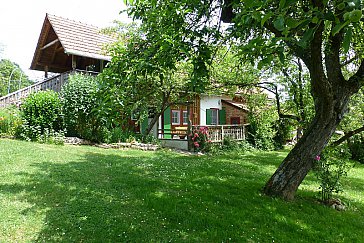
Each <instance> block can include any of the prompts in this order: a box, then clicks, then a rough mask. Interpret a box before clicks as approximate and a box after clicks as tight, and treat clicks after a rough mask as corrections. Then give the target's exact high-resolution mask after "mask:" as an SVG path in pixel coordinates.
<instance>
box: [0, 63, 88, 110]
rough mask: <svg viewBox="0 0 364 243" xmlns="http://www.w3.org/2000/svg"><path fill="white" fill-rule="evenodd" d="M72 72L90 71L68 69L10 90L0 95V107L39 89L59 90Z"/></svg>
mask: <svg viewBox="0 0 364 243" xmlns="http://www.w3.org/2000/svg"><path fill="white" fill-rule="evenodd" d="M74 72H81V73H91V74H94V73H92V72H86V71H82V70H76V71H70V72H66V73H61V74H58V75H56V76H53V77H51V78H48V79H45V80H43V81H40V82H38V83H35V84H33V85H30V86H28V87H25V88H22V89H19V90H17V91H15V92H12V93H10V94H8V95H5V96H3V97H0V107H5V106H8V105H20V104H21V101H22V100H23V99H24V98H26V97H27V96H28V95H30V94H31V93H35V92H38V91H41V90H54V91H56V92H59V91H61V88H62V86H63V85H64V84H65V83H67V81H68V78H69V75H70V74H72V73H74Z"/></svg>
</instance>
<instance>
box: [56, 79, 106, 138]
mask: <svg viewBox="0 0 364 243" xmlns="http://www.w3.org/2000/svg"><path fill="white" fill-rule="evenodd" d="M98 85H99V78H98V77H95V76H91V75H85V74H73V75H71V76H70V77H69V81H68V82H67V83H66V84H65V85H64V86H63V87H62V90H61V94H60V95H61V102H62V108H63V113H64V123H65V128H66V130H67V135H68V136H76V137H79V138H84V139H87V140H90V141H99V142H100V141H102V140H103V137H104V136H105V133H106V132H107V129H106V127H105V126H104V124H106V120H107V119H108V118H107V117H100V116H99V115H98V114H97V109H98V107H99V102H98V95H97V94H98Z"/></svg>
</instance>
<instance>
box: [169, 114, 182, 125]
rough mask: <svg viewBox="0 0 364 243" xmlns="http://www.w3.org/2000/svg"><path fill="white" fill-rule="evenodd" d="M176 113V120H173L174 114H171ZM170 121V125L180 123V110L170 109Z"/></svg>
mask: <svg viewBox="0 0 364 243" xmlns="http://www.w3.org/2000/svg"><path fill="white" fill-rule="evenodd" d="M175 113H176V114H177V117H176V118H177V121H176V122H174V119H173V118H174V116H173V114H175ZM171 122H172V125H180V124H181V111H179V110H172V111H171Z"/></svg>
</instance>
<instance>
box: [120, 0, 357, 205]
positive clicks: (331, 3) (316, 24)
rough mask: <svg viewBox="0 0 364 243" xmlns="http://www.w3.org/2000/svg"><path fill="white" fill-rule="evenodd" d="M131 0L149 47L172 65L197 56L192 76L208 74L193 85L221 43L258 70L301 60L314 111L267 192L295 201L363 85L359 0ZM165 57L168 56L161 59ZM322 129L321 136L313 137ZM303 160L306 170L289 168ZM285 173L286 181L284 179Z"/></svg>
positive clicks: (202, 82) (271, 181)
mask: <svg viewBox="0 0 364 243" xmlns="http://www.w3.org/2000/svg"><path fill="white" fill-rule="evenodd" d="M126 2H127V3H128V4H129V9H128V13H129V14H130V15H131V16H132V17H133V18H134V19H138V20H140V21H141V26H142V28H144V30H145V33H146V34H145V36H144V38H145V40H148V43H151V48H147V49H146V50H145V52H146V53H148V54H151V55H150V57H151V58H153V57H157V58H158V60H163V61H167V63H168V64H169V65H174V64H175V63H176V60H181V58H183V59H187V60H191V63H192V64H193V70H194V71H193V74H194V76H193V77H201V79H202V80H201V79H198V78H192V80H193V81H192V83H197V82H198V83H200V84H201V86H204V85H205V82H204V79H203V78H204V77H206V76H208V75H209V71H210V70H209V68H208V67H209V65H210V64H211V63H212V58H213V57H214V55H213V53H214V49H215V48H216V46H220V44H221V45H224V44H226V46H236V48H237V49H238V53H239V56H240V57H241V58H243V59H245V60H250V61H251V62H252V63H255V64H256V65H257V67H258V68H259V69H260V68H263V67H267V66H274V65H275V64H276V62H275V60H277V59H278V60H279V61H280V62H281V63H284V62H285V61H286V57H287V56H288V55H294V56H296V57H299V58H300V59H301V60H302V61H303V63H304V65H305V67H306V68H307V69H308V70H309V73H310V83H311V85H310V87H311V94H312V96H313V100H314V106H315V116H314V118H313V120H312V122H311V124H310V125H309V127H308V129H307V130H306V132H305V134H304V135H303V136H304V139H301V141H303V142H301V143H298V145H297V147H295V148H294V149H293V150H292V152H291V154H290V155H289V156H288V157H287V159H286V160H285V161H284V162H283V163H284V164H285V165H289V166H280V167H279V168H278V171H277V173H276V174H274V175H273V176H272V178H271V179H270V181H269V182H268V183H267V184H266V188H265V190H264V191H265V193H266V194H269V195H275V196H282V197H284V198H287V199H292V198H293V197H294V193H295V191H296V189H297V188H298V186H299V183H300V182H301V181H302V180H303V178H304V177H305V176H306V174H307V173H308V171H309V170H310V169H311V165H312V163H311V162H312V159H313V157H314V155H315V154H319V153H321V151H322V150H323V148H324V147H325V146H326V145H327V142H328V140H329V139H330V137H331V136H332V134H333V132H334V130H335V128H336V126H337V125H338V124H339V122H340V121H341V119H342V117H343V115H344V113H345V111H346V106H347V102H348V100H349V98H350V97H351V96H352V95H353V94H354V93H356V92H358V90H359V88H360V87H361V86H363V85H364V78H363V77H364V75H363V74H364V62H363V60H362V59H363V58H362V57H363V50H364V48H363V46H364V44H363V42H362V40H363V37H364V32H363V31H362V29H363V26H364V24H363V21H361V18H362V4H361V1H360V0H358V1H342V0H327V1H299V0H292V1H285V0H282V1H271V0H269V1H266V0H254V1H253V0H248V1H239V0H226V1H197V0H192V1H186V0H178V1H153V0H136V1H134V0H130V1H128V0H126ZM221 20H223V21H224V22H226V23H228V24H229V25H224V24H223V23H221ZM162 33H163V34H162ZM148 50H151V52H148ZM155 53H157V54H158V55H155ZM166 55H170V56H168V57H167V58H159V57H165V56H166ZM351 57H353V61H351V60H350V59H351ZM347 62H349V63H351V64H352V66H351V67H350V68H351V69H352V70H355V71H353V73H354V74H353V75H351V76H349V77H345V76H344V74H343V69H346V67H345V66H346V65H345V63H347ZM317 133H319V134H317ZM317 135H319V139H315V138H317ZM298 157H300V158H303V160H297V158H298ZM291 165H292V167H291ZM302 166H303V170H304V173H292V172H291V171H290V170H288V169H287V168H295V169H296V170H298V168H302ZM282 174H284V175H286V177H284V178H286V179H285V180H278V179H277V176H278V175H282ZM290 177H292V178H290ZM291 179H292V180H291ZM292 181H294V184H292ZM296 182H298V183H296ZM284 183H291V184H292V185H289V186H283V185H282V184H284Z"/></svg>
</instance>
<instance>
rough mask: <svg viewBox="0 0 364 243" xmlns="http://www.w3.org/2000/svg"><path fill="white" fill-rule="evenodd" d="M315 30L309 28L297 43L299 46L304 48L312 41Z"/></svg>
mask: <svg viewBox="0 0 364 243" xmlns="http://www.w3.org/2000/svg"><path fill="white" fill-rule="evenodd" d="M315 31H316V28H310V29H308V30H307V31H306V32H305V33H304V34H303V37H302V39H301V40H300V41H299V43H298V44H299V45H300V46H302V47H306V46H307V44H308V42H310V41H311V40H312V39H313V36H314V34H315Z"/></svg>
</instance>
